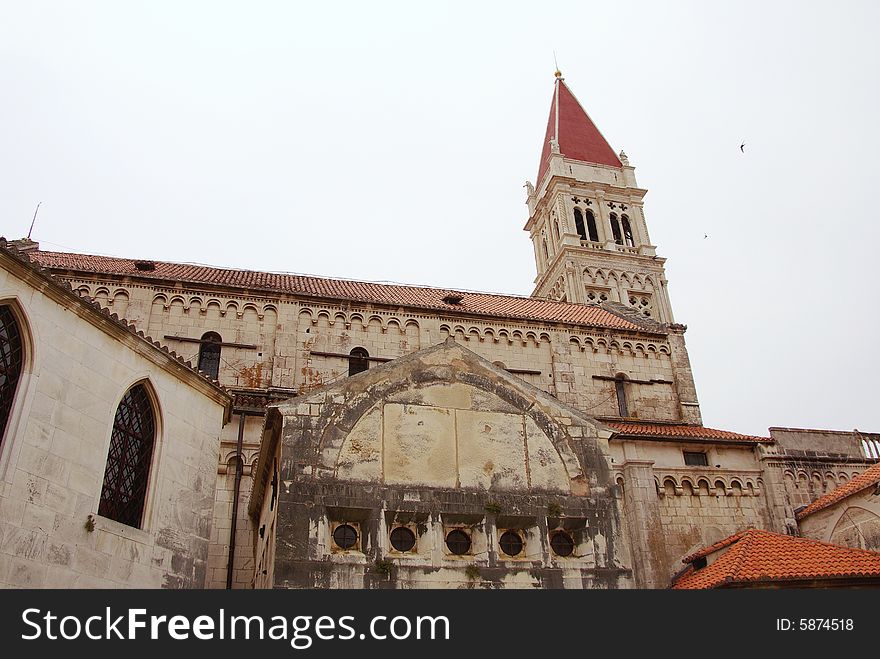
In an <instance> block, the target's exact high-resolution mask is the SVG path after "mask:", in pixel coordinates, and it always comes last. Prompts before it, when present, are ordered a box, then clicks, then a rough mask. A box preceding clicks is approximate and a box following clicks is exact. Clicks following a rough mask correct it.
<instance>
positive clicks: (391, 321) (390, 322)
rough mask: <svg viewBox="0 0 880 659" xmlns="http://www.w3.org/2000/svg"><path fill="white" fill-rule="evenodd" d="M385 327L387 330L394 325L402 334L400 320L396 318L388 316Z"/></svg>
mask: <svg viewBox="0 0 880 659" xmlns="http://www.w3.org/2000/svg"><path fill="white" fill-rule="evenodd" d="M385 327H386V329H387V330H391V329H392V328H394V327H396V328H397V333H398V334H403V325H401V323H400V320H399V319H397V318H389V319H388V322H387V323H386V325H385Z"/></svg>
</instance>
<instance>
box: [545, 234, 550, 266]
mask: <svg viewBox="0 0 880 659" xmlns="http://www.w3.org/2000/svg"><path fill="white" fill-rule="evenodd" d="M544 260H545V261H546V262H547V263H550V250H548V249H547V239H546V238H544Z"/></svg>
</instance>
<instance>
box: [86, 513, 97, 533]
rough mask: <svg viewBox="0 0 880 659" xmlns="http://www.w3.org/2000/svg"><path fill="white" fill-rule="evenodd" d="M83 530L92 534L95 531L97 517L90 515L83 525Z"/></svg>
mask: <svg viewBox="0 0 880 659" xmlns="http://www.w3.org/2000/svg"><path fill="white" fill-rule="evenodd" d="M83 528H85V530H86V531H88V532H89V533H91V532H92V531H94V530H95V516H94V515H89V516H88V517H87V518H86V523H85V524H83Z"/></svg>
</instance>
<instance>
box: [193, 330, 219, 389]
mask: <svg viewBox="0 0 880 659" xmlns="http://www.w3.org/2000/svg"><path fill="white" fill-rule="evenodd" d="M222 341H223V339H221V338H220V335H219V334H217V332H205V333H204V334H203V335H202V345H201V347H200V348H199V370H200V371H201V372H202V373H204V374H205V375H210V376H211V377H212V378H213V379H214V380H217V379H218V377H219V375H220V343H221V342H222Z"/></svg>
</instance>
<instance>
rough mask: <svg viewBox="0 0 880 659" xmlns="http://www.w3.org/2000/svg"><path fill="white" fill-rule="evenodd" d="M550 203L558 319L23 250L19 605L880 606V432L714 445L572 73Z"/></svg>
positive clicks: (14, 532)
mask: <svg viewBox="0 0 880 659" xmlns="http://www.w3.org/2000/svg"><path fill="white" fill-rule="evenodd" d="M526 192H527V198H526V206H527V210H528V216H527V219H526V221H525V225H524V230H525V231H526V232H528V236H529V238H530V239H531V241H532V244H533V247H534V256H535V264H536V269H537V276H536V279H535V288H534V291H533V293H532V295H531V296H529V297H522V296H512V295H499V294H488V293H475V292H463V291H455V290H449V289H441V288H429V287H421V286H404V285H389V284H378V283H370V282H362V281H352V280H342V279H330V278H320V277H309V276H300V275H290V274H278V273H270V272H256V271H243V270H230V269H224V268H219V267H207V266H202V265H192V264H184V263H166V262H161V261H155V260H151V259H149V258H133V259H125V258H111V257H104V256H94V255H86V254H73V253H61V252H52V251H45V250H42V249H40V247H39V244H38V243H36V242H33V241H30V240H28V239H22V240H14V241H6V240H3V241H2V242H0V263H2V265H3V268H2V270H0V273H2V278H0V360H2V361H0V423H2V425H0V441H2V444H0V530H2V533H0V586H3V587H11V588H16V587H64V588H93V587H109V588H118V587H149V588H160V587H161V588H606V589H607V588H670V587H676V588H707V587H719V586H727V587H743V586H751V587H756V586H765V587H766V586H770V587H779V586H785V585H788V586H792V585H795V586H800V587H804V586H852V585H878V584H880V553H877V552H880V471H878V469H880V466H877V465H876V464H875V463H877V461H878V459H880V435H878V434H872V433H860V432H858V431H852V432H848V431H847V432H844V431H832V430H817V429H802V428H776V427H774V428H769V429H768V432H767V434H766V436H750V435H743V434H739V433H736V432H732V431H729V430H725V429H716V428H709V427H705V426H704V425H703V423H702V418H701V414H700V404H699V401H698V398H697V387H696V385H695V383H694V378H693V374H692V371H691V366H690V361H689V358H688V353H687V347H686V344H685V331H686V326H685V325H683V324H681V323H679V322H677V320H676V318H675V317H674V315H673V307H672V304H671V301H670V297H671V296H670V292H669V290H668V286H667V280H666V276H665V271H664V264H665V259H664V258H663V257H662V256H660V255H659V254H658V248H657V247H656V246H655V245H653V244H652V242H651V239H650V235H649V232H648V225H649V222H648V216H647V214H646V212H645V205H644V197H645V194H646V192H647V190H646V189H644V188H641V187H639V184H638V183H637V181H636V175H635V168H634V166H633V165H632V164H631V163H630V161H629V159H628V158H627V156H626V155H625V154H624V153H623V152H619V153H617V152H615V150H614V149H613V148H612V147H611V146H610V145H609V143H608V142H607V140H606V139H605V138H604V137H603V136H602V133H601V132H600V131H599V129H598V128H597V126H596V125H595V124H594V123H593V121H592V120H591V119H590V117H589V115H588V114H587V112H586V111H585V110H584V107H583V106H582V105H581V104H580V102H579V101H578V100H577V98H576V97H575V95H574V93H573V92H572V90H571V89H570V88H569V86H568V85H567V84H566V82H565V81H564V79H563V78H562V76H561V74H560V73H559V72H557V73H556V77H555V81H554V84H553V91H552V97H551V100H550V113H549V119H548V122H547V127H546V132H545V136H544V141H543V147H542V152H541V154H540V159H539V165H538V171H537V178H536V179H535V182H534V183H531V182H528V183H527V184H526ZM138 256H143V255H138ZM523 267H526V264H523ZM792 557H793V558H792ZM762 561H764V562H766V563H767V564H768V565H779V564H781V563H787V564H788V563H792V564H796V565H798V566H799V567H798V568H797V569H795V570H794V571H791V570H789V571H788V572H785V571H778V570H777V571H774V569H770V568H768V567H767V565H765V564H764V563H762ZM829 565H833V566H835V567H834V568H833V569H832V568H829V567H828V566H829ZM750 570H751V571H750Z"/></svg>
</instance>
